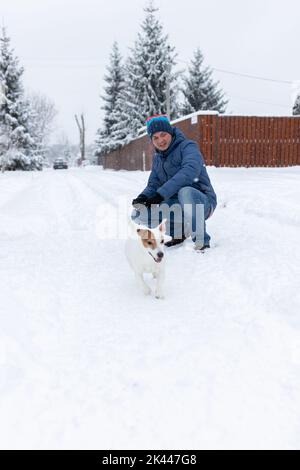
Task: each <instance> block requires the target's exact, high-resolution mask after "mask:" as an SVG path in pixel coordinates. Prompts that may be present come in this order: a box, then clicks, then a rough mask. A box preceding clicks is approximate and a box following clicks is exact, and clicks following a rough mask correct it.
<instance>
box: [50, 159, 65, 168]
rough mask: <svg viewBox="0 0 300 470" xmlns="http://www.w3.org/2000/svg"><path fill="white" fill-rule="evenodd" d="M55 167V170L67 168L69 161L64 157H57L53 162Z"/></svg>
mask: <svg viewBox="0 0 300 470" xmlns="http://www.w3.org/2000/svg"><path fill="white" fill-rule="evenodd" d="M53 168H54V170H61V169H64V170H66V169H67V168H68V163H67V162H66V160H64V159H63V158H57V159H56V160H54V162H53Z"/></svg>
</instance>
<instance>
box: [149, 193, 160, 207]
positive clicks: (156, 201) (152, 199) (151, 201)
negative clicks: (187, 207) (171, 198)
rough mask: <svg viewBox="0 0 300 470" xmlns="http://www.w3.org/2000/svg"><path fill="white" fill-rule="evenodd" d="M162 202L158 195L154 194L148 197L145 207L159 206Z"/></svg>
mask: <svg viewBox="0 0 300 470" xmlns="http://www.w3.org/2000/svg"><path fill="white" fill-rule="evenodd" d="M163 200H164V198H163V197H162V196H161V195H160V194H159V193H155V194H154V196H152V197H148V199H147V201H146V203H145V206H146V207H150V206H151V204H160V203H161V202H162V201H163Z"/></svg>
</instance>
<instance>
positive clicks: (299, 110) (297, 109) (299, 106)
mask: <svg viewBox="0 0 300 470" xmlns="http://www.w3.org/2000/svg"><path fill="white" fill-rule="evenodd" d="M299 115H300V94H299V95H298V96H297V98H296V101H295V104H294V107H293V116H299Z"/></svg>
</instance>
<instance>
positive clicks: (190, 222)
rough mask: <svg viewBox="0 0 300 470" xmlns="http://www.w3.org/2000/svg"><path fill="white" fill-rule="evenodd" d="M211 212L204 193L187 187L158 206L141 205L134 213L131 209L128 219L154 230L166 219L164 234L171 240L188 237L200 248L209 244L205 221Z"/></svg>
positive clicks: (211, 207)
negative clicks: (165, 231)
mask: <svg viewBox="0 0 300 470" xmlns="http://www.w3.org/2000/svg"><path fill="white" fill-rule="evenodd" d="M213 209H214V208H213V206H212V204H211V203H210V201H209V199H208V197H207V196H206V195H205V194H204V193H202V192H201V191H199V190H198V189H195V188H192V187H191V186H185V187H183V188H181V189H180V190H179V191H178V194H177V196H176V197H172V198H170V199H168V200H166V201H163V202H162V203H161V204H160V205H159V206H153V207H151V209H150V208H146V207H145V206H141V207H140V208H139V209H138V210H137V209H134V210H133V213H132V215H131V218H132V220H134V221H135V222H136V223H139V224H142V225H146V226H148V227H150V228H153V227H156V226H157V225H158V224H159V223H160V222H161V221H162V219H164V218H166V219H167V234H168V235H170V236H171V237H172V238H182V236H183V235H185V236H186V237H188V236H189V235H191V237H192V239H193V241H194V242H196V243H199V244H201V245H203V244H208V243H209V241H210V236H209V235H208V233H207V231H206V223H205V220H206V219H208V218H209V217H210V216H211V215H212V212H213Z"/></svg>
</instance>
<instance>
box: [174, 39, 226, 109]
mask: <svg viewBox="0 0 300 470" xmlns="http://www.w3.org/2000/svg"><path fill="white" fill-rule="evenodd" d="M203 60H204V57H203V54H202V52H201V50H200V49H199V48H197V49H196V51H195V52H194V59H193V60H192V61H191V66H190V67H189V68H188V76H185V77H183V82H184V86H183V88H182V93H183V95H184V103H183V105H182V113H183V114H184V115H186V114H190V113H193V112H195V111H200V110H205V111H208V110H210V111H219V112H220V113H224V112H225V109H226V105H227V103H228V101H226V100H225V99H224V93H223V92H222V91H221V90H219V89H218V86H219V82H214V81H213V79H212V70H211V69H210V68H209V67H205V68H204V67H203Z"/></svg>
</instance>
